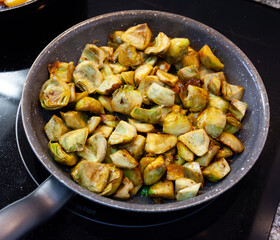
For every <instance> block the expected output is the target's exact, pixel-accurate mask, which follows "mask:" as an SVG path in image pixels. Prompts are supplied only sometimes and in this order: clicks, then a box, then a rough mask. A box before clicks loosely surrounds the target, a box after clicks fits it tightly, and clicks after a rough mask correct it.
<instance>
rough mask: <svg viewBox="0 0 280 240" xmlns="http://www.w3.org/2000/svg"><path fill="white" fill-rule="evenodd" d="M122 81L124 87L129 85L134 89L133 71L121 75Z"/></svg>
mask: <svg viewBox="0 0 280 240" xmlns="http://www.w3.org/2000/svg"><path fill="white" fill-rule="evenodd" d="M121 77H122V80H123V81H124V82H125V84H126V85H131V86H133V87H135V83H134V71H126V72H122V73H121Z"/></svg>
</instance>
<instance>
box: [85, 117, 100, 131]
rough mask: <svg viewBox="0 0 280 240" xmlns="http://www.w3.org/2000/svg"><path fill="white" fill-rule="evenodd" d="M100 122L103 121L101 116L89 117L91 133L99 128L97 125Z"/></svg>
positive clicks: (88, 124) (88, 125)
mask: <svg viewBox="0 0 280 240" xmlns="http://www.w3.org/2000/svg"><path fill="white" fill-rule="evenodd" d="M100 122H101V117H97V116H92V117H90V118H89V120H88V122H87V127H88V132H89V134H91V133H93V131H94V130H95V129H96V128H97V126H98V124H99V123H100Z"/></svg>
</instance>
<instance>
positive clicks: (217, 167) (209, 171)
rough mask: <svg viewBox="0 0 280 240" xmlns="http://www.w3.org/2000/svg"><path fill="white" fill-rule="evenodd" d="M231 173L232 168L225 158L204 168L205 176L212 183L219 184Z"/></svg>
mask: <svg viewBox="0 0 280 240" xmlns="http://www.w3.org/2000/svg"><path fill="white" fill-rule="evenodd" d="M229 172H230V166H229V164H228V162H227V161H226V160H225V159H224V158H220V159H218V160H217V161H215V162H213V163H211V164H210V165H209V166H208V167H206V168H204V169H203V171H202V173H203V175H204V176H205V177H206V178H207V179H208V180H209V181H211V182H217V181H219V180H221V179H222V178H224V177H225V176H226V175H227V174H228V173H229Z"/></svg>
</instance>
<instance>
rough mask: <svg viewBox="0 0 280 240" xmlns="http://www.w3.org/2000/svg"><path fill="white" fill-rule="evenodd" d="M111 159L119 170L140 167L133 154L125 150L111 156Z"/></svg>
mask: <svg viewBox="0 0 280 240" xmlns="http://www.w3.org/2000/svg"><path fill="white" fill-rule="evenodd" d="M110 158H111V159H112V162H113V163H114V165H115V166H117V167H119V168H128V169H132V168H136V167H137V165H138V162H137V161H136V160H135V158H134V157H132V156H131V154H130V153H129V152H128V151H127V150H125V149H121V150H119V151H117V152H115V153H113V154H111V155H110Z"/></svg>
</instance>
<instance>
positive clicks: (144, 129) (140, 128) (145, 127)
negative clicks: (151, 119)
mask: <svg viewBox="0 0 280 240" xmlns="http://www.w3.org/2000/svg"><path fill="white" fill-rule="evenodd" d="M128 123H129V124H131V125H133V126H134V127H136V130H137V132H141V133H148V132H154V131H155V127H154V125H153V124H150V123H142V122H140V121H137V120H134V119H128Z"/></svg>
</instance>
